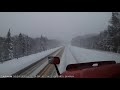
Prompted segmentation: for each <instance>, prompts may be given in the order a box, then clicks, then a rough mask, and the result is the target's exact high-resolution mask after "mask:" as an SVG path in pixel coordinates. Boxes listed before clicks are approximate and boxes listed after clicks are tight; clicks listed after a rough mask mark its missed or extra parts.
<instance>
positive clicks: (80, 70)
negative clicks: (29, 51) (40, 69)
mask: <svg viewBox="0 0 120 90" xmlns="http://www.w3.org/2000/svg"><path fill="white" fill-rule="evenodd" d="M49 63H50V64H54V65H55V68H56V70H57V73H58V77H62V78H120V63H116V62H115V61H97V62H87V63H77V64H70V65H68V66H67V67H66V71H65V72H63V73H61V74H60V72H59V70H58V68H57V65H56V64H59V63H60V58H59V57H53V58H51V60H50V62H49Z"/></svg>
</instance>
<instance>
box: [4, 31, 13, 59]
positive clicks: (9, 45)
mask: <svg viewBox="0 0 120 90" xmlns="http://www.w3.org/2000/svg"><path fill="white" fill-rule="evenodd" d="M12 58H13V42H12V39H11V33H10V29H9V31H8V33H7V37H6V40H5V42H4V59H5V60H9V59H12Z"/></svg>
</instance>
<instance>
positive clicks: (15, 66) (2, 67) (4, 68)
mask: <svg viewBox="0 0 120 90" xmlns="http://www.w3.org/2000/svg"><path fill="white" fill-rule="evenodd" d="M59 48H61V47H57V48H54V49H50V50H47V51H43V52H40V53H37V54H32V55H29V56H24V57H21V58H18V59H13V60H10V61H6V62H4V63H0V77H3V76H10V75H12V74H14V73H15V72H17V71H19V70H21V69H23V68H25V67H26V66H29V65H30V64H32V63H34V62H36V61H38V60H40V59H42V58H44V57H45V56H47V55H49V54H51V53H52V52H54V51H56V50H58V49H59Z"/></svg>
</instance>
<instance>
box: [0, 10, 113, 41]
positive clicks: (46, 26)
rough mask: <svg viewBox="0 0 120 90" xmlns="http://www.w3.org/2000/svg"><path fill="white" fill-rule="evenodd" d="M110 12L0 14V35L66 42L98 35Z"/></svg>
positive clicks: (105, 25) (104, 25) (104, 26)
mask: <svg viewBox="0 0 120 90" xmlns="http://www.w3.org/2000/svg"><path fill="white" fill-rule="evenodd" d="M111 15H112V13H111V12H0V36H6V34H7V32H8V29H9V28H11V34H12V36H13V35H16V34H19V33H20V32H21V33H24V34H27V35H28V36H31V37H40V36H41V34H42V35H44V36H47V37H48V38H50V39H61V40H65V41H70V40H71V39H72V38H73V37H75V36H77V35H84V34H89V33H99V32H100V31H103V30H104V29H106V28H107V25H108V21H109V19H110V17H111Z"/></svg>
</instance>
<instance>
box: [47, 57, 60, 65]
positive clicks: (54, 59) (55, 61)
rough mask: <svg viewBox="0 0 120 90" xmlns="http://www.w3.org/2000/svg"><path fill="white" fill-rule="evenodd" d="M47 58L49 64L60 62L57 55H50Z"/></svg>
mask: <svg viewBox="0 0 120 90" xmlns="http://www.w3.org/2000/svg"><path fill="white" fill-rule="evenodd" d="M48 60H49V63H50V64H60V58H59V57H53V56H50V57H48Z"/></svg>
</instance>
